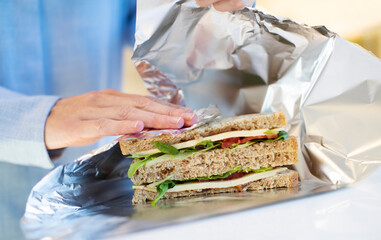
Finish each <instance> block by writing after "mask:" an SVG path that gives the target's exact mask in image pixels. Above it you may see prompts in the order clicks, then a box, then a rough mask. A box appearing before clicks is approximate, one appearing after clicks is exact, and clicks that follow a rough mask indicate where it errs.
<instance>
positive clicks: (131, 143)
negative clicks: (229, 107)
mask: <svg viewBox="0 0 381 240" xmlns="http://www.w3.org/2000/svg"><path fill="white" fill-rule="evenodd" d="M285 125H286V120H285V116H284V115H283V113H281V112H277V113H260V114H248V115H241V116H235V117H226V118H219V119H216V120H215V121H212V122H210V123H208V124H205V125H203V126H201V127H199V128H195V129H192V130H189V131H186V132H184V133H182V134H180V135H178V136H175V137H173V136H170V135H159V136H157V137H153V138H148V139H129V140H121V141H120V142H119V144H120V148H121V150H122V153H123V155H129V154H131V153H137V152H142V151H146V150H151V149H154V148H155V146H154V145H153V144H152V142H154V141H158V142H164V143H167V144H170V145H173V144H176V143H180V142H185V141H189V140H193V139H199V138H203V137H207V136H211V135H216V134H219V133H224V132H230V131H238V130H256V129H274V128H279V127H283V126H285Z"/></svg>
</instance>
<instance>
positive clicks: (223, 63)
mask: <svg viewBox="0 0 381 240" xmlns="http://www.w3.org/2000/svg"><path fill="white" fill-rule="evenodd" d="M153 16H154V17H153ZM137 25H138V28H137V33H136V38H137V41H136V46H135V52H134V56H133V60H134V62H135V63H136V66H137V69H138V71H139V73H140V75H141V76H142V78H143V80H144V82H145V84H146V86H147V89H148V90H149V91H150V92H151V93H152V95H154V96H157V97H159V98H161V99H166V100H168V101H170V102H173V103H179V104H186V105H187V106H189V107H192V108H195V109H200V108H205V107H208V106H209V105H211V104H216V105H217V106H218V108H219V109H220V110H221V114H222V115H223V116H229V115H238V114H245V113H255V112H274V111H282V112H283V113H284V114H285V115H286V118H287V121H288V126H287V130H288V131H289V134H290V135H294V136H296V137H297V139H298V143H299V149H300V151H299V163H298V164H296V165H295V168H296V169H297V170H298V172H299V175H300V178H301V184H300V186H299V188H297V189H278V190H271V191H260V192H245V193H230V194H218V195H215V196H202V197H194V198H186V199H172V200H161V201H159V202H158V205H157V207H152V206H151V205H150V204H144V205H132V204H131V199H132V196H133V190H132V187H131V186H132V183H131V181H130V179H128V177H127V171H128V168H129V165H130V163H131V161H132V159H129V158H125V157H124V156H123V155H122V154H121V152H120V148H119V145H118V144H117V142H116V141H115V142H113V143H110V144H109V145H107V146H104V147H103V148H101V149H98V150H94V151H93V152H91V153H89V154H87V155H85V156H82V157H81V158H79V159H78V160H76V161H74V162H73V163H69V164H66V165H63V166H59V167H57V168H56V169H54V170H53V171H51V172H50V173H49V174H48V175H47V176H46V177H45V178H43V179H42V180H41V181H40V182H39V183H38V184H37V185H36V186H35V187H34V188H33V190H32V192H31V194H30V197H29V200H28V202H27V206H26V211H25V215H24V217H23V218H22V220H21V226H22V228H23V230H24V233H25V236H26V237H27V238H28V239H112V238H114V237H121V236H124V235H128V234H130V233H132V232H136V231H142V230H148V229H151V228H154V227H158V226H164V225H168V224H174V223H181V222H185V221H190V220H196V219H200V218H204V217H209V216H215V215H219V214H226V213H231V212H236V211H240V210H243V209H248V208H253V207H260V206H264V205H268V204H273V203H277V202H281V201H285V200H290V199H296V198H301V197H305V196H311V195H315V194H318V193H322V192H327V191H332V190H337V189H340V188H342V187H345V186H348V185H350V184H352V183H354V182H356V181H358V180H360V179H361V178H365V177H367V176H369V175H370V174H371V173H372V172H373V171H375V170H376V169H377V168H378V167H379V166H380V165H381V134H380V133H381V127H380V124H379V123H380V122H381V61H380V60H379V59H377V58H376V57H375V56H373V55H371V54H370V53H368V52H367V51H365V50H364V49H361V48H360V47H358V46H356V45H354V44H352V43H350V42H348V41H346V40H344V39H342V38H341V37H340V36H338V35H337V34H335V33H333V32H330V31H329V30H327V29H326V28H325V27H322V26H320V27H310V26H307V25H303V24H300V23H297V22H295V21H293V20H291V19H288V18H281V17H274V16H271V15H269V14H265V13H262V12H260V11H257V10H255V9H251V8H245V9H243V10H241V11H235V12H227V13H222V12H218V11H216V10H215V9H213V8H200V7H198V6H197V5H196V4H195V2H194V1H170V0H156V1H149V0H139V1H138V19H137ZM206 115H207V114H205V116H206ZM212 115H213V114H212ZM200 116H202V114H201V115H200ZM213 116H214V115H213ZM205 121H208V120H207V119H206V120H205ZM163 133H164V134H166V133H165V132H160V131H159V132H147V133H144V135H143V136H149V135H145V134H154V135H155V134H163ZM174 134H176V133H174ZM130 137H138V136H123V137H122V138H124V139H127V138H130Z"/></svg>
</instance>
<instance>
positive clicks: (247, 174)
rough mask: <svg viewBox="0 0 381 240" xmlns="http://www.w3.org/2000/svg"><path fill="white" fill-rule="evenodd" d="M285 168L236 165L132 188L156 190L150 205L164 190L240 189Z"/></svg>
mask: <svg viewBox="0 0 381 240" xmlns="http://www.w3.org/2000/svg"><path fill="white" fill-rule="evenodd" d="M286 170H287V168H285V167H280V168H273V167H268V168H261V169H242V167H240V166H237V167H235V168H233V169H232V170H231V171H228V172H226V173H224V174H221V175H215V176H210V177H199V178H195V179H188V180H183V181H176V180H171V179H170V178H171V176H170V177H168V178H167V179H164V180H162V181H159V182H155V183H151V184H149V185H146V186H133V188H134V189H141V190H146V191H152V192H157V193H158V196H157V197H156V198H155V199H154V200H153V202H152V205H153V206H154V205H155V204H156V202H157V201H158V200H159V199H161V198H162V197H163V196H164V194H165V193H166V192H182V191H192V190H203V189H217V188H230V187H236V188H238V190H242V189H243V188H244V187H245V185H247V184H248V183H250V182H253V181H257V180H260V179H263V178H267V177H272V176H275V175H277V174H279V173H281V172H283V171H286Z"/></svg>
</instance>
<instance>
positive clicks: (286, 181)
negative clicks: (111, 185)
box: [132, 170, 298, 204]
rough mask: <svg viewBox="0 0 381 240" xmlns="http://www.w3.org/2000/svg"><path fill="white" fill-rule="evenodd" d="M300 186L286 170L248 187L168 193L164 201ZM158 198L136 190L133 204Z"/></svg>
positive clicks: (151, 193)
mask: <svg viewBox="0 0 381 240" xmlns="http://www.w3.org/2000/svg"><path fill="white" fill-rule="evenodd" d="M296 186H298V173H297V172H295V171H292V170H286V171H285V172H282V173H280V174H278V175H275V176H272V177H268V178H263V179H260V180H257V181H253V182H250V183H248V184H246V185H244V186H243V185H240V186H237V187H229V188H214V189H203V190H191V191H183V192H167V193H166V194H165V195H164V196H163V199H169V198H179V197H189V196H196V195H206V194H217V193H226V192H242V191H255V190H262V189H271V188H280V187H286V188H294V187H296ZM157 196H158V193H156V192H152V191H147V190H143V189H135V193H134V197H133V199H132V202H133V203H134V204H140V203H144V202H146V201H152V200H154V199H155V198H156V197H157Z"/></svg>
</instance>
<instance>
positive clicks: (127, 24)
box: [0, 0, 136, 239]
mask: <svg viewBox="0 0 381 240" xmlns="http://www.w3.org/2000/svg"><path fill="white" fill-rule="evenodd" d="M135 5H136V3H135V0H0V191H1V192H0V239H22V238H23V236H22V233H21V231H20V229H19V226H18V225H19V224H18V222H19V219H20V218H21V216H22V214H23V212H24V208H25V203H26V199H27V196H28V194H29V192H30V190H31V188H32V186H33V185H34V184H36V182H37V181H38V180H39V179H40V178H42V177H43V176H44V175H45V174H46V173H47V170H44V169H41V168H36V167H32V166H21V165H15V164H14V163H16V164H25V165H35V166H37V165H38V166H40V167H50V166H52V165H51V164H52V163H51V162H50V160H49V158H48V156H47V151H46V150H45V149H44V141H43V140H44V138H43V136H44V135H43V134H44V129H43V127H44V123H45V121H46V118H47V116H48V113H49V111H50V109H51V108H52V106H53V105H54V103H55V102H56V101H57V99H58V98H59V97H67V96H73V95H78V94H82V93H85V92H89V91H92V90H100V89H105V88H114V89H119V88H120V86H121V83H120V78H121V69H120V66H121V54H122V47H123V46H124V44H126V43H129V44H132V42H133V33H134V26H135V8H136V7H135ZM7 89H8V90H11V91H12V92H11V91H8V90H7ZM16 92H17V93H16ZM21 94H22V95H21ZM37 95H38V96H37ZM43 95H44V96H43ZM47 95H49V96H47ZM92 147H94V146H92ZM92 147H87V148H85V149H83V148H73V152H75V153H77V154H78V155H76V157H78V156H79V155H80V154H82V153H84V152H86V151H87V150H88V149H89V148H92ZM70 151H72V149H68V150H67V151H66V152H65V154H64V155H65V156H66V157H67V160H74V158H73V155H70V154H68V153H70ZM1 161H3V162H1ZM4 161H7V162H4ZM9 162H12V163H9Z"/></svg>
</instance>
